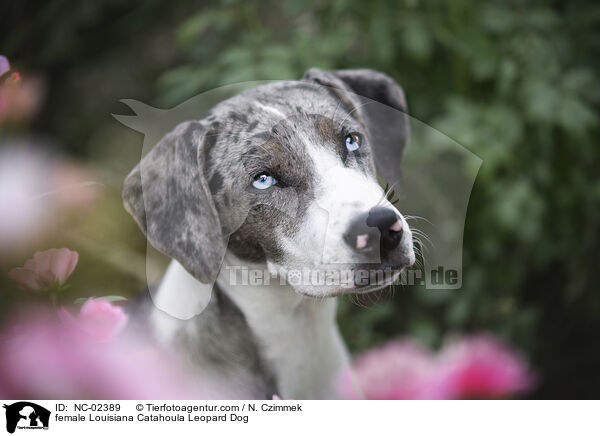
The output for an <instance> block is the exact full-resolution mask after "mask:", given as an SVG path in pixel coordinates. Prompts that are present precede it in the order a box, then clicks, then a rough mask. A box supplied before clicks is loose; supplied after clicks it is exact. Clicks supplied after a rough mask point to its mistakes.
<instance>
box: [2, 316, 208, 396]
mask: <svg viewBox="0 0 600 436" xmlns="http://www.w3.org/2000/svg"><path fill="white" fill-rule="evenodd" d="M125 333H127V334H125ZM0 355H2V359H0V397H1V398H3V399H10V398H31V399H40V400H41V399H53V400H58V399H75V398H78V399H79V398H81V399H106V400H108V399H115V400H117V399H151V398H157V399H158V398H160V399H191V398H210V397H219V395H217V394H216V393H215V390H210V389H209V388H208V387H207V386H206V385H203V386H202V390H201V389H200V388H199V384H198V382H197V380H195V379H194V378H193V376H191V375H190V373H189V372H187V371H186V368H185V367H184V366H183V365H181V364H180V362H179V361H177V360H175V359H174V358H173V357H172V356H171V355H170V354H169V352H168V351H167V350H164V349H161V348H159V347H158V346H156V345H155V344H152V343H150V342H149V341H147V340H146V339H145V338H144V337H142V336H141V335H140V334H138V333H136V332H134V331H128V332H124V334H121V335H119V337H118V338H117V340H114V341H109V342H98V341H94V340H90V339H89V337H88V336H87V335H82V334H81V331H80V330H78V329H77V328H73V326H71V325H67V324H63V323H61V322H60V321H59V320H58V319H57V318H56V316H55V315H54V314H52V313H51V312H49V311H44V310H37V311H31V310H30V311H29V313H28V315H27V316H25V317H19V318H17V319H16V320H14V321H13V323H11V324H10V327H9V328H8V329H7V330H6V331H4V332H3V333H0Z"/></svg>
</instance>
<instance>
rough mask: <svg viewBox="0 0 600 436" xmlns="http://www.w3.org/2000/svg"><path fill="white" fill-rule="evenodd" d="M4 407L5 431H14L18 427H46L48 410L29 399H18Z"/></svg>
mask: <svg viewBox="0 0 600 436" xmlns="http://www.w3.org/2000/svg"><path fill="white" fill-rule="evenodd" d="M3 407H4V408H5V409H6V431H8V432H9V433H14V432H15V430H16V429H17V428H18V429H30V430H32V429H44V430H47V429H48V424H49V421H50V411H49V410H48V409H46V408H44V407H42V406H38V405H37V404H35V403H30V402H29V401H19V402H17V403H13V404H11V405H6V404H5V405H4V406H3Z"/></svg>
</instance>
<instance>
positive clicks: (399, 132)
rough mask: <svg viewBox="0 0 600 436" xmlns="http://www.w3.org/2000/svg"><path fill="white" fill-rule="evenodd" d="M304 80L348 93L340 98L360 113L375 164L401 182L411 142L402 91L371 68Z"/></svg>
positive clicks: (312, 74)
mask: <svg viewBox="0 0 600 436" xmlns="http://www.w3.org/2000/svg"><path fill="white" fill-rule="evenodd" d="M303 80H308V81H313V82H316V83H318V84H320V85H324V86H328V87H330V88H333V89H337V90H342V91H346V92H347V95H345V96H342V95H340V97H341V98H342V101H343V102H344V101H345V103H347V104H348V105H349V106H352V105H353V106H354V107H349V108H348V110H349V111H352V110H355V111H357V112H358V114H359V115H360V117H361V118H362V121H363V122H364V124H365V126H366V128H367V135H368V138H369V141H370V144H371V148H372V150H373V152H374V154H375V163H376V164H377V167H378V169H379V171H380V172H381V174H382V175H383V177H385V179H386V181H387V182H388V183H390V184H393V183H396V182H399V181H400V162H401V160H402V153H403V151H404V147H405V146H406V142H407V140H408V134H409V125H408V115H407V114H406V99H405V97H404V92H403V91H402V88H401V87H400V85H398V83H396V81H395V80H394V79H392V78H391V77H389V76H388V75H386V74H384V73H382V72H379V71H375V70H368V69H358V70H333V71H323V70H320V69H318V68H312V69H310V70H308V71H307V72H306V73H305V74H304V77H303Z"/></svg>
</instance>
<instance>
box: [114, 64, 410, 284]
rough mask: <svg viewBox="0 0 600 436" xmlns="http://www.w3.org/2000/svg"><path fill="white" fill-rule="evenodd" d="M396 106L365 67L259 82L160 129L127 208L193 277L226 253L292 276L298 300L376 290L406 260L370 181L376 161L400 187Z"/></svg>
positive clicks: (391, 210)
mask: <svg viewBox="0 0 600 436" xmlns="http://www.w3.org/2000/svg"><path fill="white" fill-rule="evenodd" d="M378 102H381V103H378ZM405 110H406V109H405V103H404V97H403V94H402V91H401V89H400V87H399V86H398V85H397V84H396V83H395V82H394V81H393V80H391V79H390V78H389V77H387V76H385V75H383V74H381V73H377V72H374V71H370V70H348V71H337V72H324V71H320V70H310V71H309V72H307V74H306V75H305V77H304V79H303V81H300V82H278V83H273V84H269V85H264V86H261V87H259V88H256V89H254V90H251V91H247V92H244V93H242V94H240V95H238V96H236V97H234V98H232V99H229V100H227V101H225V102H223V103H221V104H219V105H217V106H216V107H215V108H214V109H213V110H212V111H211V112H210V113H209V114H208V115H207V116H206V117H205V118H204V119H202V120H199V121H193V122H187V123H184V124H182V125H180V126H178V127H177V128H176V129H175V130H174V131H173V132H171V133H170V134H169V135H167V136H166V137H165V138H164V139H163V140H162V141H161V142H160V143H159V144H158V145H157V146H156V147H155V148H154V149H153V150H152V151H151V152H150V153H149V154H148V156H146V157H145V158H144V159H143V160H142V162H141V163H140V165H138V167H136V169H134V171H133V172H132V173H131V174H130V175H129V176H128V178H127V180H126V182H125V189H124V199H125V204H126V207H127V209H128V210H129V211H130V213H132V215H133V216H134V218H136V220H137V222H138V224H140V226H141V227H142V229H143V230H144V231H145V233H146V235H147V236H148V238H149V240H150V242H151V243H152V244H153V245H154V246H155V247H156V248H157V249H159V250H160V251H163V252H164V253H166V254H168V255H170V256H172V257H174V258H175V259H176V260H178V261H179V262H180V263H181V264H182V265H183V266H184V267H186V269H188V271H189V272H190V273H192V274H193V275H194V276H195V277H196V278H198V279H199V280H201V281H203V282H210V281H212V280H214V279H215V278H216V274H217V272H218V269H219V266H220V263H221V261H222V258H223V255H224V252H225V249H226V247H227V245H228V248H229V250H231V252H233V254H235V255H236V257H237V258H239V259H242V260H245V261H250V262H266V263H267V265H268V266H269V269H270V270H271V271H273V272H278V273H280V274H284V275H288V276H289V275H290V274H292V273H297V272H301V273H303V274H302V277H301V278H300V279H299V280H289V281H290V284H292V286H293V287H294V288H295V289H296V290H297V291H298V292H301V293H303V294H307V295H314V296H329V295H337V294H339V293H342V292H367V291H371V290H374V289H378V288H381V287H382V286H386V285H387V284H389V280H391V279H393V278H395V277H396V276H397V273H399V271H400V270H401V269H402V268H404V267H406V266H408V265H412V264H413V263H414V260H415V255H414V252H413V245H412V235H411V231H410V229H409V227H408V225H407V223H406V221H405V219H404V218H403V216H402V214H401V213H400V212H399V211H398V210H397V209H396V208H395V207H394V206H393V205H392V204H391V203H390V202H389V201H388V200H387V198H386V195H385V194H386V193H385V192H384V190H383V189H382V188H381V186H380V185H379V183H378V182H377V177H376V162H377V163H378V164H383V165H378V166H380V167H381V166H383V167H384V168H383V170H384V172H385V170H387V172H388V174H387V175H386V177H387V178H388V179H389V180H388V181H390V182H393V181H396V180H397V178H395V176H397V174H398V171H399V168H398V165H399V163H400V157H401V154H402V149H403V147H404V144H405V142H406V137H407V133H408V127H407V120H406V115H405V113H404V112H405ZM390 170H391V171H392V172H395V174H393V173H392V174H390ZM307 271H308V275H307V274H306V272H307ZM381 273H384V274H381Z"/></svg>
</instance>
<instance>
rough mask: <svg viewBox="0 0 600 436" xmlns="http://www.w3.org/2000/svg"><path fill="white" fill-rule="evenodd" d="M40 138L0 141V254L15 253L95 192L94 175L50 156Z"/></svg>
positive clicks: (83, 204)
mask: <svg viewBox="0 0 600 436" xmlns="http://www.w3.org/2000/svg"><path fill="white" fill-rule="evenodd" d="M44 148H47V147H46V144H44V143H33V144H32V143H30V142H19V141H16V142H11V143H9V144H1V143H0V257H2V256H8V255H12V256H19V255H22V254H23V252H25V251H26V250H27V251H29V249H30V248H31V247H32V246H35V245H36V244H37V243H39V241H38V239H40V238H42V237H43V236H44V235H45V234H46V233H48V231H49V229H50V228H51V227H52V225H54V224H55V223H57V222H59V220H60V219H61V217H64V216H66V214H64V212H67V211H70V210H82V211H83V210H88V209H89V207H88V206H89V205H90V204H91V203H92V201H94V199H95V198H96V197H97V193H98V192H99V190H98V187H99V184H98V183H97V182H94V181H93V178H94V175H93V174H91V173H90V172H89V171H87V170H86V169H85V168H84V167H80V166H78V165H76V164H74V163H72V162H67V161H64V160H62V159H55V158H51V157H49V156H48V155H47V154H46V153H45V152H43V151H42V150H43V149H44Z"/></svg>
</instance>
